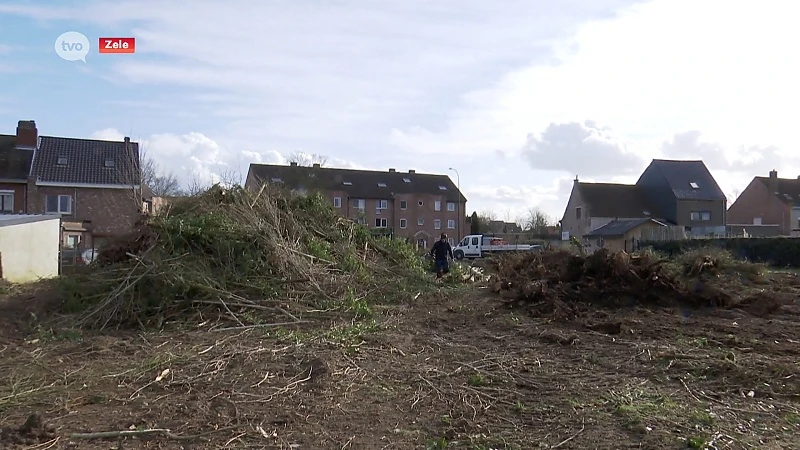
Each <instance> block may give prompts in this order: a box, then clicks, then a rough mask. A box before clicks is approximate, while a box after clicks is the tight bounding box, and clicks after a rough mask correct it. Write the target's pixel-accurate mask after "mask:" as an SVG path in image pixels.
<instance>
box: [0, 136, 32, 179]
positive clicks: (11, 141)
mask: <svg viewBox="0 0 800 450" xmlns="http://www.w3.org/2000/svg"><path fill="white" fill-rule="evenodd" d="M16 140H17V136H15V135H8V134H0V180H15V181H16V180H19V181H25V180H27V179H28V174H29V173H30V171H31V161H32V160H33V150H26V149H18V148H16Z"/></svg>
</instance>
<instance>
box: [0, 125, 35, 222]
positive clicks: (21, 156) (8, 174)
mask: <svg viewBox="0 0 800 450" xmlns="http://www.w3.org/2000/svg"><path fill="white" fill-rule="evenodd" d="M36 142H37V136H36V124H35V123H34V122H33V121H27V120H21V121H20V122H19V124H18V126H17V134H16V135H6V134H0V214H24V213H25V212H26V201H27V187H28V174H29V173H30V170H31V163H32V161H33V152H34V150H35V149H36Z"/></svg>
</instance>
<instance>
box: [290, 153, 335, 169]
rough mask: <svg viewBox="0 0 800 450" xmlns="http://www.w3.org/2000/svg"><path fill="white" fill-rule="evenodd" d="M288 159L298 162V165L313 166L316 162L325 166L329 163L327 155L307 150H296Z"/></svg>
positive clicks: (291, 161)
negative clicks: (306, 151)
mask: <svg viewBox="0 0 800 450" xmlns="http://www.w3.org/2000/svg"><path fill="white" fill-rule="evenodd" d="M287 160H288V161H289V162H290V163H297V165H298V166H312V165H314V164H319V165H320V166H325V165H326V164H327V163H328V157H327V156H324V155H318V154H316V153H305V152H294V153H292V154H291V155H289V157H288V158H287Z"/></svg>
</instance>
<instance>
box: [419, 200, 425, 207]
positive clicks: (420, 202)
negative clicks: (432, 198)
mask: <svg viewBox="0 0 800 450" xmlns="http://www.w3.org/2000/svg"><path fill="white" fill-rule="evenodd" d="M417 204H418V205H419V206H425V202H423V201H422V200H420V201H418V202H417Z"/></svg>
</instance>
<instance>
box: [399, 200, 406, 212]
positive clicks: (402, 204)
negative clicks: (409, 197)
mask: <svg viewBox="0 0 800 450" xmlns="http://www.w3.org/2000/svg"><path fill="white" fill-rule="evenodd" d="M400 209H403V210H405V209H408V202H407V201H405V200H400Z"/></svg>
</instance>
